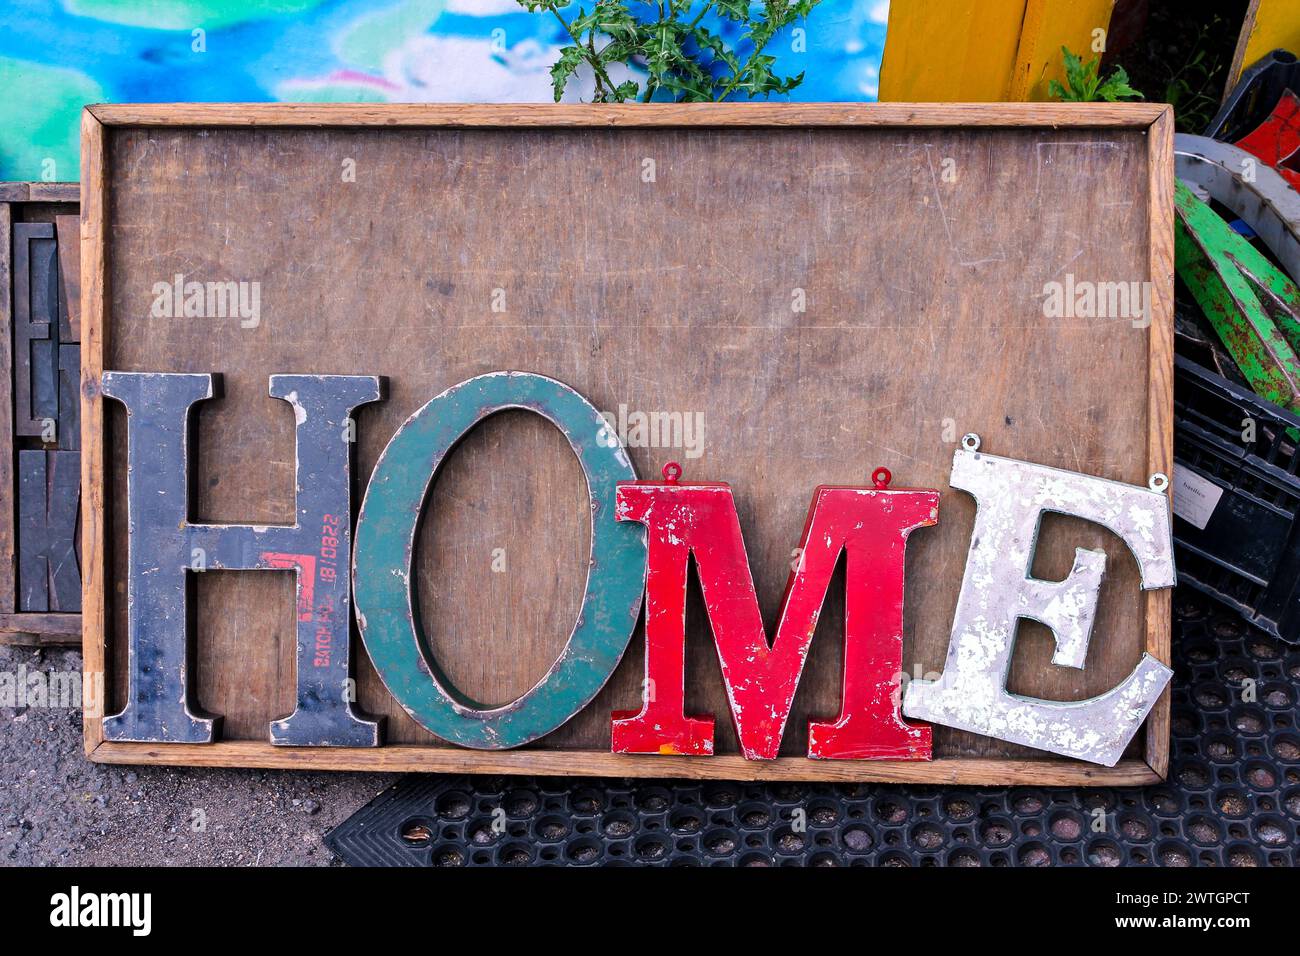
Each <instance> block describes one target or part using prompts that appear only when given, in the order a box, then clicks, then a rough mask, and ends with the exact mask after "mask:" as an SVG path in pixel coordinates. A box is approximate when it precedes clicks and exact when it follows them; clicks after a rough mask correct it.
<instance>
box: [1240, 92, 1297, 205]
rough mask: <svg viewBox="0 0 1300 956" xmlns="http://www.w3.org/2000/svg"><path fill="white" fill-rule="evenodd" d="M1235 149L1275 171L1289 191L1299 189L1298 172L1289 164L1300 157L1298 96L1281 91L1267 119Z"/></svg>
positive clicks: (1244, 137) (1243, 138) (1241, 140)
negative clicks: (1288, 184)
mask: <svg viewBox="0 0 1300 956" xmlns="http://www.w3.org/2000/svg"><path fill="white" fill-rule="evenodd" d="M1237 146H1238V147H1239V148H1241V149H1244V150H1245V151H1246V152H1248V153H1250V154H1251V155H1252V156H1256V157H1258V158H1259V159H1260V160H1261V161H1263V162H1264V163H1266V164H1267V165H1269V166H1271V167H1273V168H1274V169H1276V170H1277V171H1278V173H1280V174H1281V175H1282V177H1283V178H1284V179H1285V180H1286V181H1287V182H1288V183H1290V184H1291V188H1292V189H1300V170H1296V169H1294V168H1292V165H1291V164H1292V162H1293V161H1295V160H1296V159H1297V157H1300V97H1297V96H1296V95H1295V94H1294V93H1292V92H1291V91H1290V90H1286V91H1285V92H1283V94H1282V97H1281V98H1280V99H1279V100H1278V101H1277V105H1276V106H1274V107H1273V112H1272V113H1270V114H1269V116H1268V119H1266V120H1264V122H1262V123H1260V124H1259V126H1258V127H1257V128H1256V129H1254V130H1252V131H1251V132H1250V133H1248V134H1247V135H1246V136H1243V137H1242V138H1241V139H1239V140H1238V141H1237Z"/></svg>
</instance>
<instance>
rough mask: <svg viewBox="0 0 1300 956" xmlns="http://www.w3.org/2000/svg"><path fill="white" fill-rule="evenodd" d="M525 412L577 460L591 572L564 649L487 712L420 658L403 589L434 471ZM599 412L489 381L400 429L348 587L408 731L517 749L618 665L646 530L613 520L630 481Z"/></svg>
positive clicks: (572, 710) (636, 600)
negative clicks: (487, 426) (536, 677)
mask: <svg viewBox="0 0 1300 956" xmlns="http://www.w3.org/2000/svg"><path fill="white" fill-rule="evenodd" d="M507 408H522V409H525V410H527V411H531V412H536V413H537V414H538V415H541V416H542V417H543V418H545V419H547V420H548V421H550V422H551V423H552V424H553V425H555V427H557V428H558V429H560V431H561V432H562V433H563V434H564V437H565V438H567V439H568V440H569V445H570V446H571V447H572V448H573V451H574V453H575V454H576V455H577V456H578V462H579V464H581V465H582V472H583V475H584V476H585V477H586V479H587V491H588V494H589V495H590V497H591V564H590V567H589V569H588V571H587V585H586V592H585V594H584V595H583V599H582V607H581V609H580V610H579V611H578V619H577V622H576V624H575V625H574V628H573V632H572V634H571V635H570V636H569V642H568V644H566V645H565V647H564V650H563V651H562V652H561V654H560V656H559V658H558V659H557V660H556V661H555V663H554V664H553V665H552V666H551V668H550V670H549V671H547V673H546V676H545V677H543V678H542V679H541V680H540V681H538V682H537V683H536V684H535V685H534V686H533V687H532V689H531V690H529V691H528V692H527V693H525V694H524V695H523V696H522V697H520V698H518V699H517V700H515V701H512V702H511V703H509V704H506V705H504V706H501V707H494V708H487V707H484V706H483V705H482V704H480V703H478V702H476V701H474V700H471V699H470V698H468V697H466V696H465V695H463V694H461V693H460V692H459V691H458V690H457V689H456V688H455V687H454V686H453V685H452V683H451V682H450V681H449V680H448V679H447V678H446V676H445V675H444V674H443V673H442V671H441V670H439V668H438V665H437V662H436V661H434V660H432V658H431V655H427V654H426V653H425V650H424V648H425V647H426V646H427V644H426V643H425V641H424V636H423V634H422V632H421V629H420V624H419V621H418V620H417V616H416V613H415V607H414V602H413V600H412V596H411V595H412V592H411V588H410V579H411V575H412V573H413V566H414V557H415V536H416V532H417V530H418V527H419V516H420V514H421V512H422V511H423V509H424V501H425V498H426V496H427V495H428V491H429V488H430V487H431V486H432V484H433V480H434V476H435V475H436V474H437V471H438V467H439V466H440V465H441V464H442V462H443V460H444V459H445V458H446V457H447V454H448V453H449V452H450V451H451V449H452V448H453V447H454V446H455V445H456V443H457V442H458V441H460V439H461V438H462V437H464V435H465V434H466V433H467V432H468V431H469V430H470V429H471V428H473V427H474V426H475V425H477V424H478V423H479V422H481V421H482V420H483V419H485V418H487V417H488V416H489V415H492V414H494V413H495V412H499V411H502V410H504V409H507ZM603 430H606V433H607V426H606V423H605V420H604V419H603V418H602V417H601V416H600V413H599V412H597V411H596V409H595V408H593V407H592V405H591V404H590V403H589V402H588V401H587V400H586V399H585V398H583V397H582V396H581V395H579V394H578V393H577V392H575V391H574V390H573V389H571V388H569V387H568V386H567V385H564V384H562V383H560V382H557V381H555V380H554V379H551V378H546V377H545V376H543V375H534V374H531V373H528V372H493V373H491V374H488V375H480V376H478V377H477V378H472V379H469V380H468V381H465V382H461V383H460V384H459V385H455V386H453V387H452V388H449V389H447V391H445V392H443V393H442V394H441V395H439V396H437V397H436V398H434V399H432V400H431V401H429V402H428V403H427V404H426V405H424V407H422V408H421V409H420V410H419V411H417V412H416V413H415V414H414V415H412V416H411V417H410V418H408V419H407V420H406V422H405V423H404V424H403V425H402V427H401V428H399V429H398V430H397V432H396V433H395V434H394V435H393V437H392V439H391V440H390V441H389V442H388V447H387V448H385V449H384V453H383V454H382V455H381V456H380V458H379V462H378V464H376V465H375V470H374V474H372V475H371V477H370V484H369V485H368V486H367V488H366V496H365V499H364V500H363V501H362V504H361V514H360V517H359V518H358V519H357V533H356V543H355V546H354V548H353V567H352V582H353V590H354V591H355V600H356V608H357V621H358V623H359V625H360V628H361V639H362V641H363V642H364V643H365V647H366V651H367V653H369V655H370V659H371V661H372V662H373V663H374V665H375V670H376V671H378V672H379V676H380V678H381V679H382V680H383V682H384V685H385V686H386V687H387V688H388V690H389V692H390V693H392V695H393V696H394V697H395V698H397V701H398V703H400V704H401V705H402V707H403V708H404V709H405V710H406V712H407V713H408V714H410V715H411V716H412V717H413V718H415V720H416V721H417V722H418V723H419V724H420V725H421V726H423V727H425V728H426V729H428V730H429V731H430V732H432V733H434V734H437V735H438V736H439V737H441V738H443V739H444V740H448V741H451V742H452V743H456V744H460V745H462V746H465V747H473V748H476V749H479V750H502V749H505V748H508V747H518V746H520V745H522V744H526V743H529V742H530V741H533V740H536V739H537V738H538V737H541V736H543V735H545V734H548V733H550V732H551V731H553V730H555V729H556V728H557V727H559V726H560V725H561V724H563V723H564V722H565V721H566V720H568V719H569V718H570V717H572V716H573V715H574V714H576V713H577V712H578V711H580V710H581V709H582V708H583V707H585V706H586V705H587V704H589V703H590V702H591V699H592V698H593V697H595V696H596V693H597V692H598V691H599V690H600V689H601V687H603V686H604V684H605V682H606V681H607V680H609V677H610V675H611V674H613V673H614V668H615V667H617V666H618V662H619V660H620V659H622V657H623V652H624V651H625V650H626V649H627V645H628V641H629V640H630V639H631V637H632V631H633V629H634V628H635V627H636V621H637V617H638V615H639V613H640V610H641V596H642V593H643V592H644V590H645V575H646V542H645V528H644V527H643V526H642V525H639V524H637V523H635V522H620V521H616V520H615V518H614V492H615V488H616V486H617V484H618V482H620V481H634V480H635V479H636V472H635V471H633V469H632V463H631V462H630V461H629V460H628V458H627V455H626V453H625V452H624V451H623V448H622V447H621V446H620V445H619V444H618V443H617V442H615V443H614V447H612V448H611V447H607V445H606V443H605V442H602V441H599V440H598V436H599V435H601V434H602V433H603Z"/></svg>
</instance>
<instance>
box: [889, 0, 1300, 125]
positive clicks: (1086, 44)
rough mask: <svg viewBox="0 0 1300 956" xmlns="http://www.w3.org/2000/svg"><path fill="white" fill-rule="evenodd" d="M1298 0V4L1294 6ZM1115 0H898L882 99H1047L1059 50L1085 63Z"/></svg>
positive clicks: (1058, 74) (1060, 74)
mask: <svg viewBox="0 0 1300 956" xmlns="http://www.w3.org/2000/svg"><path fill="white" fill-rule="evenodd" d="M1293 2H1300V0H1293ZM1113 7H1114V0H952V2H945V3H935V2H933V0H893V2H892V3H891V4H890V7H889V27H888V32H887V33H886V35H885V54H884V59H883V62H882V64H881V69H880V99H881V101H895V102H934V103H978V102H991V101H998V100H1011V101H1023V100H1031V99H1032V100H1045V99H1047V98H1048V92H1047V87H1048V83H1049V81H1051V80H1053V79H1057V80H1062V81H1064V79H1065V73H1064V69H1063V66H1062V57H1061V47H1062V46H1063V45H1064V46H1068V47H1069V48H1070V50H1071V51H1072V52H1074V53H1078V54H1079V55H1080V56H1082V57H1083V58H1084V59H1085V60H1088V59H1091V58H1093V57H1096V56H1100V53H1096V52H1093V45H1094V35H1093V31H1094V30H1097V29H1100V30H1103V31H1104V30H1106V29H1107V28H1108V27H1109V25H1110V15H1111V10H1112V8H1113Z"/></svg>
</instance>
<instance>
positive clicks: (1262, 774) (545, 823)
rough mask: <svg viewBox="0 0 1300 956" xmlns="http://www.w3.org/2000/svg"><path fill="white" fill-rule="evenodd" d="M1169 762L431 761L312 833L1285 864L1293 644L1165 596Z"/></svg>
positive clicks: (381, 861)
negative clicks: (983, 779) (465, 773)
mask: <svg viewBox="0 0 1300 956" xmlns="http://www.w3.org/2000/svg"><path fill="white" fill-rule="evenodd" d="M1174 624H1175V640H1174V668H1175V678H1174V685H1173V720H1172V724H1173V738H1172V741H1171V747H1172V753H1171V757H1172V767H1171V772H1170V776H1169V779H1168V781H1167V782H1166V783H1164V784H1162V785H1159V786H1154V787H1148V788H1132V789H1112V790H1068V789H1026V788H1020V787H1016V788H1001V789H997V788H992V789H975V788H936V787H912V786H892V785H891V786H885V785H879V784H858V785H821V784H790V783H783V784H751V783H743V784H742V783H723V782H716V781H714V782H704V783H700V782H695V781H663V782H653V781H651V782H647V781H592V780H579V779H570V778H540V777H538V778H528V777H441V776H421V775H412V776H408V777H404V778H402V779H401V780H399V781H398V782H397V783H396V784H395V785H394V786H392V787H390V788H389V789H388V790H386V791H385V792H383V793H382V794H380V795H379V796H378V797H376V798H375V799H374V800H373V801H371V802H370V803H369V804H367V805H366V806H365V807H363V808H362V809H361V810H359V811H358V812H357V813H356V814H354V815H353V816H352V817H351V818H349V819H348V820H346V821H345V822H344V823H342V824H341V825H340V826H338V827H337V828H335V829H334V830H333V831H332V832H331V833H330V834H329V835H328V836H327V837H326V842H327V843H328V845H329V846H330V847H331V849H333V850H334V852H335V853H336V854H338V855H339V856H340V857H341V858H342V859H343V860H344V861H346V862H348V863H351V864H354V865H359V866H502V865H562V866H597V865H606V866H608V865H629V864H630V865H659V866H873V865H874V866H945V865H946V866H1047V865H1053V864H1055V865H1066V866H1087V865H1092V866H1125V865H1166V866H1196V865H1201V866H1293V865H1296V864H1297V863H1300V851H1298V850H1297V842H1298V841H1300V835H1298V833H1297V828H1298V827H1300V731H1298V730H1297V727H1296V704H1297V688H1298V687H1300V649H1297V648H1295V647H1291V646H1288V645H1286V644H1283V643H1281V642H1279V641H1277V640H1275V639H1273V638H1271V637H1269V636H1268V635H1266V634H1264V633H1263V632H1262V631H1259V630H1255V629H1252V628H1250V627H1249V626H1248V625H1247V624H1245V623H1244V622H1243V621H1242V620H1241V619H1240V618H1239V617H1237V616H1236V615H1234V614H1232V613H1231V612H1228V611H1225V610H1222V609H1220V608H1218V607H1217V606H1216V605H1214V604H1213V603H1212V602H1210V601H1209V600H1208V599H1206V598H1204V597H1202V596H1200V595H1198V594H1196V593H1195V592H1192V591H1190V590H1186V589H1184V590H1180V592H1179V594H1178V595H1177V599H1176V601H1175V622H1174Z"/></svg>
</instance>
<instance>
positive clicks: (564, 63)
mask: <svg viewBox="0 0 1300 956" xmlns="http://www.w3.org/2000/svg"><path fill="white" fill-rule="evenodd" d="M585 58H586V54H585V52H584V51H583V49H582V47H579V46H566V47H564V48H563V49H562V50H560V58H559V59H558V60H556V61H555V65H554V66H552V67H551V86H552V87H554V89H555V102H557V103H558V102H560V99H561V98H562V97H563V96H564V87H565V86H566V85H567V84H568V82H569V77H571V76H573V74H574V72H575V71H576V70H577V69H578V66H579V65H580V64H581V63H582V61H583V60H584V59H585Z"/></svg>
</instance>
